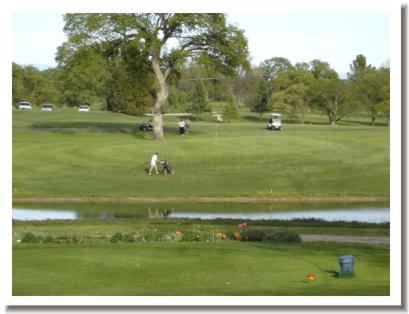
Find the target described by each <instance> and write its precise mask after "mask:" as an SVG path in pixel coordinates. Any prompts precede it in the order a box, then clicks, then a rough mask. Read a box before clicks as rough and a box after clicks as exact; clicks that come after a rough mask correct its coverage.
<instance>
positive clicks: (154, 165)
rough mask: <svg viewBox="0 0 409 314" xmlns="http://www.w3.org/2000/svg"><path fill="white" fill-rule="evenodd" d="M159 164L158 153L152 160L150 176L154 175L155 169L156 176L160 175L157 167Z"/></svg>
mask: <svg viewBox="0 0 409 314" xmlns="http://www.w3.org/2000/svg"><path fill="white" fill-rule="evenodd" d="M157 162H158V153H155V154H153V155H152V158H151V169H150V170H149V175H151V174H152V170H153V169H155V171H156V175H159V173H158V167H157V166H156V163H157Z"/></svg>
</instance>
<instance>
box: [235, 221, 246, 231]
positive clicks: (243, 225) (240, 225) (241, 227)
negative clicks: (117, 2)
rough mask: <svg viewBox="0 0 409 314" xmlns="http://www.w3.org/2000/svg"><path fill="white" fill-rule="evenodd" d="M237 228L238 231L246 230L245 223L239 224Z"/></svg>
mask: <svg viewBox="0 0 409 314" xmlns="http://www.w3.org/2000/svg"><path fill="white" fill-rule="evenodd" d="M237 227H239V229H240V230H243V229H246V228H247V223H245V222H243V223H241V224H238V225H237Z"/></svg>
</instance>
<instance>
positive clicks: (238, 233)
mask: <svg viewBox="0 0 409 314" xmlns="http://www.w3.org/2000/svg"><path fill="white" fill-rule="evenodd" d="M233 239H234V240H240V239H241V236H240V232H235V233H233Z"/></svg>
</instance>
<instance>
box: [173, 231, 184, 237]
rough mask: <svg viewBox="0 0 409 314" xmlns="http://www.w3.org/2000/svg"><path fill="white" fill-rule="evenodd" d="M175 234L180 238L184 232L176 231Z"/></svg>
mask: <svg viewBox="0 0 409 314" xmlns="http://www.w3.org/2000/svg"><path fill="white" fill-rule="evenodd" d="M175 235H176V238H180V237H181V236H182V235H183V233H182V232H181V231H176V232H175Z"/></svg>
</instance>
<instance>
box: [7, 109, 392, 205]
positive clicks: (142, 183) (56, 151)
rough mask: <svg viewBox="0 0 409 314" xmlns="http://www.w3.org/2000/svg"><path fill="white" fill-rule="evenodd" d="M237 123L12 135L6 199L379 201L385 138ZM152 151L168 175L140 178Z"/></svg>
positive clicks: (78, 123) (32, 115)
mask: <svg viewBox="0 0 409 314" xmlns="http://www.w3.org/2000/svg"><path fill="white" fill-rule="evenodd" d="M253 118H254V116H247V118H246V119H242V120H238V121H237V122H235V123H229V124H221V125H219V126H218V124H217V123H214V122H211V121H203V122H194V123H193V127H192V131H193V132H192V133H191V134H189V135H187V136H184V137H179V136H177V135H176V133H177V132H176V123H175V120H174V119H173V120H172V119H171V118H167V121H165V122H166V127H168V129H167V131H166V139H165V140H164V141H162V142H154V141H152V140H151V139H150V137H151V135H150V134H149V133H142V132H131V131H127V130H118V131H117V132H107V131H104V132H86V131H81V132H42V131H35V132H33V131H22V130H15V132H13V196H14V197H19V196H21V197H22V196H119V197H121V196H275V195H278V196H283V195H285V196H297V195H313V196H334V195H370V196H388V195H389V130H388V129H387V128H384V127H375V128H370V127H366V126H360V125H358V124H356V125H353V126H339V127H336V128H333V127H330V126H327V125H304V126H302V125H290V124H288V125H285V130H284V131H283V132H281V133H280V132H268V131H266V130H265V129H264V124H265V123H264V122H258V121H257V120H254V119H253ZM141 120H142V118H133V117H129V116H125V115H121V114H113V113H108V112H90V113H87V114H84V113H78V112H75V111H68V112H52V113H44V112H36V111H34V112H13V126H14V127H16V128H17V127H40V128H43V127H80V128H84V127H88V126H93V127H95V126H96V127H102V128H129V127H135V126H137V122H138V121H141ZM154 151H158V152H159V153H160V155H161V156H164V157H165V158H167V159H168V160H169V161H170V162H171V164H172V165H173V166H174V168H175V169H176V175H174V176H167V177H148V176H147V175H146V173H145V172H144V165H146V164H147V163H148V162H149V159H150V156H151V154H152V152H154Z"/></svg>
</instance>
